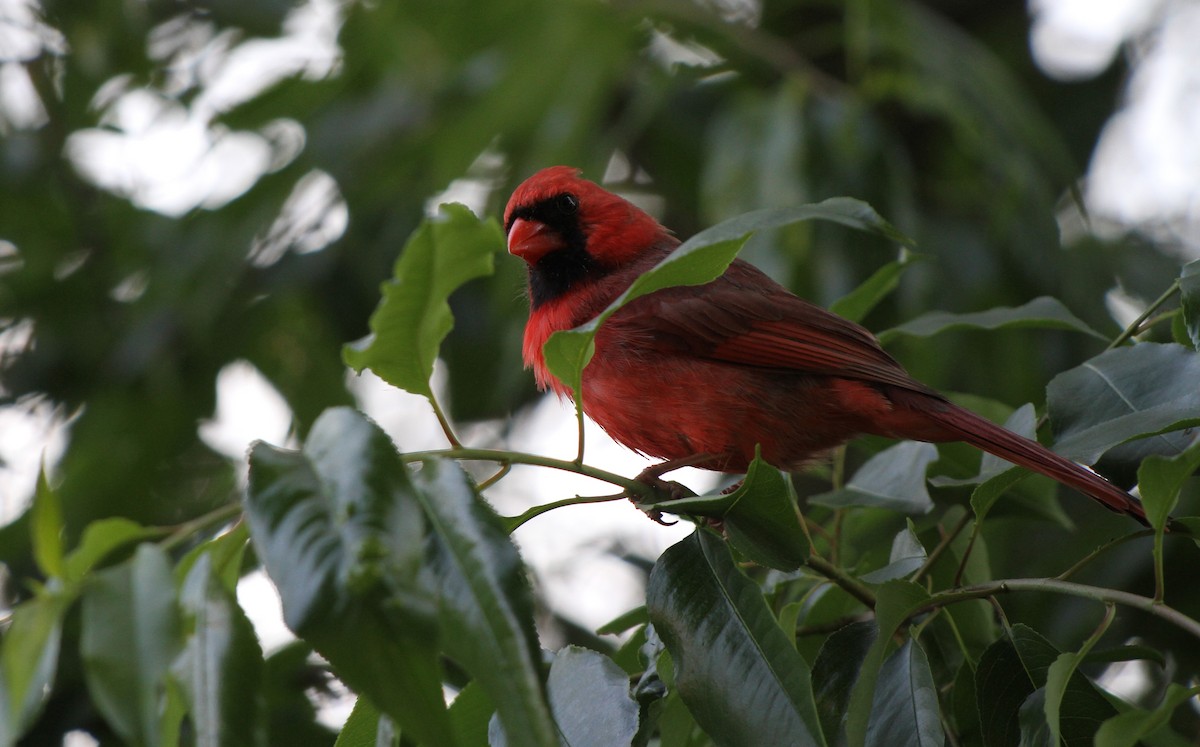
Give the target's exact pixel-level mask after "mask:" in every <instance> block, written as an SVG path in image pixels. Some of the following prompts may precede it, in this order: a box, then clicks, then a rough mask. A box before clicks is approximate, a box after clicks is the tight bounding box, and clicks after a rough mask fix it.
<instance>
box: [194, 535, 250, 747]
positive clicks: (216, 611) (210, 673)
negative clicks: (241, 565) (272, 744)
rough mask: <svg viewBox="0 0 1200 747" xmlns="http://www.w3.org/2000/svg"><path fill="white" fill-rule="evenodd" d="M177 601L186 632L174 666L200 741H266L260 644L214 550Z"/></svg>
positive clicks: (212, 744) (213, 746)
mask: <svg viewBox="0 0 1200 747" xmlns="http://www.w3.org/2000/svg"><path fill="white" fill-rule="evenodd" d="M179 603H180V608H181V610H182V612H183V627H184V630H185V631H186V634H185V639H184V640H185V643H184V649H183V653H182V654H181V655H180V657H179V659H178V660H176V662H175V664H174V666H173V667H172V671H173V673H174V674H175V676H176V678H177V680H178V682H179V683H180V685H181V686H182V688H183V692H184V695H185V698H186V702H187V706H188V712H189V713H190V714H191V721H192V728H193V729H194V730H195V735H196V744H197V745H202V746H203V747H226V746H229V747H235V746H240V745H247V746H252V745H265V744H266V732H265V729H264V726H265V724H264V721H263V706H264V705H265V704H264V703H263V702H262V699H261V697H260V695H259V686H260V682H261V679H262V666H263V661H262V659H263V657H262V648H261V647H260V646H259V643H258V638H257V636H256V635H255V633H254V626H253V625H251V624H250V620H249V619H247V617H246V613H245V612H243V611H242V608H241V607H239V606H238V603H237V598H236V597H235V596H234V594H233V592H232V591H231V590H230V589H229V588H228V587H226V586H225V584H224V583H222V581H221V580H220V579H219V578H217V576H216V575H215V569H214V568H213V556H212V554H204V555H202V556H201V557H200V558H199V560H197V561H196V563H195V564H194V565H193V566H192V569H191V571H190V572H189V573H188V575H187V578H186V579H185V580H184V583H183V588H182V589H181V591H180V594H179Z"/></svg>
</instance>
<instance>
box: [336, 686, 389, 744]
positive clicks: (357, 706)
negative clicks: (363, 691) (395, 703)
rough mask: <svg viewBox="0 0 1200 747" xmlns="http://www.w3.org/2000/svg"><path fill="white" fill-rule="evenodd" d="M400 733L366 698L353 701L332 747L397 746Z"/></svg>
mask: <svg viewBox="0 0 1200 747" xmlns="http://www.w3.org/2000/svg"><path fill="white" fill-rule="evenodd" d="M399 744H400V735H399V734H397V733H395V729H394V728H393V727H392V724H391V722H389V721H388V718H387V716H384V715H382V714H380V713H379V711H378V710H376V708H375V706H373V705H371V701H369V700H367V699H366V698H359V699H358V700H356V701H354V708H353V709H351V711H350V715H349V716H348V717H347V718H346V723H345V724H343V725H342V730H341V731H340V732H338V737H337V741H336V742H334V744H333V747H399Z"/></svg>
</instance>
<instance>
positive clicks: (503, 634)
mask: <svg viewBox="0 0 1200 747" xmlns="http://www.w3.org/2000/svg"><path fill="white" fill-rule="evenodd" d="M414 482H415V484H416V485H417V487H418V488H419V494H418V496H419V500H420V501H421V502H422V505H423V507H424V509H425V512H426V515H427V516H428V518H429V522H430V525H431V529H432V532H433V546H432V558H431V570H432V575H433V576H434V577H435V578H436V581H435V583H436V585H437V588H438V590H439V614H438V618H439V621H440V625H441V630H442V634H443V639H442V640H443V644H444V646H445V647H446V651H447V653H449V654H450V656H451V657H452V658H453V659H454V660H455V661H457V662H458V663H459V664H461V665H462V666H463V667H465V668H466V669H467V670H468V671H469V672H470V673H471V674H472V675H474V677H475V679H476V680H477V681H478V682H479V684H480V685H481V686H482V687H483V689H484V691H485V692H486V693H487V695H488V698H489V699H490V700H491V701H492V703H494V704H495V706H496V712H497V714H498V716H499V719H500V722H501V723H502V724H503V726H504V730H505V732H506V733H508V734H514V735H515V734H519V735H521V738H522V742H521V744H522V747H524V746H525V745H528V746H529V747H539V746H541V745H545V746H546V747H557V746H558V736H557V733H556V730H555V726H554V720H553V718H552V717H551V715H550V709H549V706H548V705H547V703H546V698H545V694H544V692H543V687H542V681H543V675H542V669H541V650H540V648H539V646H538V641H537V634H536V632H535V631H534V627H533V598H532V593H531V591H530V588H529V581H528V579H527V578H526V576H525V569H524V566H523V565H522V563H521V557H520V555H519V554H518V553H517V549H516V547H514V546H513V544H512V541H511V540H510V539H509V537H508V533H507V532H506V531H505V529H504V525H503V523H502V521H501V520H500V517H498V516H497V515H496V514H495V512H493V511H492V509H491V508H490V507H489V506H488V505H487V504H485V503H484V502H483V501H482V500H480V498H479V496H478V495H477V494H476V492H475V489H474V487H473V486H472V484H471V482H470V480H469V479H468V478H467V476H466V474H465V473H464V472H463V471H462V469H461V468H460V467H458V465H456V464H453V463H444V462H441V461H437V460H431V461H427V462H424V463H423V465H422V467H421V470H420V471H419V472H417V473H416V474H415V475H414Z"/></svg>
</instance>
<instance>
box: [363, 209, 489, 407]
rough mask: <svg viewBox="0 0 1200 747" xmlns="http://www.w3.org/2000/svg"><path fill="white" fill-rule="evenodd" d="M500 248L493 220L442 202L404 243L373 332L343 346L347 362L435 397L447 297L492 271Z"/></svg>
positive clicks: (450, 319)
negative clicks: (431, 383)
mask: <svg viewBox="0 0 1200 747" xmlns="http://www.w3.org/2000/svg"><path fill="white" fill-rule="evenodd" d="M503 246H504V236H503V234H502V233H501V231H500V227H499V226H498V225H497V224H496V222H495V221H494V220H487V221H483V220H480V219H479V218H476V217H475V215H474V213H472V212H471V211H470V210H469V209H468V208H466V207H465V206H463V205H457V204H449V205H442V206H441V207H440V208H439V212H438V215H437V216H436V217H434V218H430V219H427V220H426V221H425V222H424V223H422V224H421V227H420V228H418V229H417V231H416V232H415V233H414V234H413V235H412V237H411V238H410V239H409V240H408V243H407V244H405V246H404V249H403V251H402V252H401V254H400V258H399V259H398V260H396V267H395V272H394V276H393V278H392V280H391V281H389V282H387V283H384V285H383V288H382V292H383V299H382V300H381V301H380V302H379V307H378V308H377V309H376V310H375V313H374V314H372V315H371V322H370V323H371V332H372V335H371V336H369V337H366V338H364V339H362V340H359V341H358V342H355V343H353V344H350V345H346V346H345V347H344V348H343V349H342V359H343V360H344V361H345V362H346V365H348V366H350V367H351V368H353V369H354V370H355V371H358V372H360V373H361V372H362V370H363V369H364V368H369V369H371V370H372V371H374V372H375V374H376V375H378V376H379V378H381V379H383V380H384V381H386V382H388V383H389V384H391V385H392V386H397V387H400V388H401V389H404V390H406V391H409V392H412V393H414V394H421V395H424V396H426V397H430V396H432V394H433V392H432V390H431V389H430V388H429V377H430V376H432V375H433V362H434V360H436V359H437V355H438V349H439V348H440V347H441V344H442V340H444V339H445V338H446V335H448V334H449V333H450V330H451V329H453V328H454V315H453V314H452V313H451V312H450V305H449V303H448V302H447V299H449V297H450V294H451V293H453V292H454V291H455V290H457V289H458V288H459V287H460V286H461V285H463V284H464V283H466V282H467V281H468V280H471V279H472V278H477V277H481V276H484V275H490V274H492V267H493V258H494V256H495V254H496V252H497V251H498V250H500V249H501V248H502V247H503Z"/></svg>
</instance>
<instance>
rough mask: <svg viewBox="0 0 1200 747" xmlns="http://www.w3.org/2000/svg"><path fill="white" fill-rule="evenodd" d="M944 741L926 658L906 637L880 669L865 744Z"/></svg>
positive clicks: (937, 746) (934, 746)
mask: <svg viewBox="0 0 1200 747" xmlns="http://www.w3.org/2000/svg"><path fill="white" fill-rule="evenodd" d="M945 741H946V734H945V732H944V731H943V730H942V717H941V708H940V707H939V706H938V695H937V684H936V683H935V682H934V680H933V672H931V671H930V669H929V660H928V659H927V658H926V657H925V652H924V651H923V650H922V649H921V647H920V646H919V645H917V642H916V641H915V640H913V639H912V638H909V639H908V640H907V641H905V642H904V645H903V646H901V647H900V648H899V650H897V651H896V652H895V653H893V654H892V655H891V656H889V657H888V659H887V661H885V662H884V664H883V667H882V668H881V669H880V670H879V679H878V680H877V681H876V683H875V699H874V701H873V703H872V705H871V721H870V723H869V724H868V726H867V744H868V745H880V747H892V746H893V745H905V744H908V745H921V747H941V746H942V745H943V744H944V743H945Z"/></svg>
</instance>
